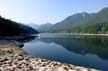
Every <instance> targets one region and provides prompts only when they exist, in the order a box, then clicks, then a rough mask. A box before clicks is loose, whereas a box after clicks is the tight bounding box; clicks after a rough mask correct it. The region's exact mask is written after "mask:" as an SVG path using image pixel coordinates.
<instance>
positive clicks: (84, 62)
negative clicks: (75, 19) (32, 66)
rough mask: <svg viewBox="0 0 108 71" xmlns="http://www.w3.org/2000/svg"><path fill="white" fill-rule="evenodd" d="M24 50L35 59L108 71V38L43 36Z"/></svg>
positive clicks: (26, 45)
mask: <svg viewBox="0 0 108 71" xmlns="http://www.w3.org/2000/svg"><path fill="white" fill-rule="evenodd" d="M52 35H53V36H52ZM23 49H24V50H25V51H26V52H27V53H28V54H30V55H32V56H34V57H40V58H46V59H50V60H54V61H60V62H64V63H71V64H74V65H80V66H85V67H90V68H96V69H101V70H108V55H107V54H108V37H103V36H79V35H61V34H60V35H58V34H57V35H56V34H50V35H49V34H48V35H47V34H43V35H42V36H41V37H40V38H35V39H34V40H32V41H29V42H26V43H25V45H24V47H23Z"/></svg>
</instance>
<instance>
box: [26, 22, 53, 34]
mask: <svg viewBox="0 0 108 71" xmlns="http://www.w3.org/2000/svg"><path fill="white" fill-rule="evenodd" d="M27 25H28V26H30V27H32V28H34V29H35V30H37V31H39V32H46V31H47V32H48V30H49V29H50V28H51V27H52V26H53V24H51V23H46V24H42V25H37V24H33V23H30V24H27Z"/></svg>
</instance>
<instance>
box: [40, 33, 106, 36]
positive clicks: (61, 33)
mask: <svg viewBox="0 0 108 71" xmlns="http://www.w3.org/2000/svg"><path fill="white" fill-rule="evenodd" d="M40 34H71V35H87V36H89V35H91V36H93V35H94V36H108V34H82V33H40Z"/></svg>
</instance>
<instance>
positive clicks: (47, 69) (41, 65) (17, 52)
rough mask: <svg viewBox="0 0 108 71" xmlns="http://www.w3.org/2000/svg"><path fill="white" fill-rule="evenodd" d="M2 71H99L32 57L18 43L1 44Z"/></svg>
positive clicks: (0, 69)
mask: <svg viewBox="0 0 108 71" xmlns="http://www.w3.org/2000/svg"><path fill="white" fill-rule="evenodd" d="M0 71H99V70H96V69H92V68H86V67H82V66H75V65H72V64H66V63H61V62H57V61H51V60H47V59H42V58H35V57H31V56H30V55H27V54H25V53H24V51H23V50H22V49H20V48H19V47H18V46H16V45H6V44H5V45H0Z"/></svg>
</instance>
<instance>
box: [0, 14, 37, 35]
mask: <svg viewBox="0 0 108 71" xmlns="http://www.w3.org/2000/svg"><path fill="white" fill-rule="evenodd" d="M35 33H36V34H37V33H38V32H37V31H36V30H34V29H33V28H31V27H29V26H26V25H23V24H20V23H17V22H14V21H11V20H9V19H5V18H2V17H1V16H0V36H18V35H28V34H35Z"/></svg>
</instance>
